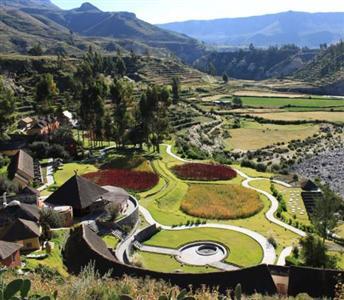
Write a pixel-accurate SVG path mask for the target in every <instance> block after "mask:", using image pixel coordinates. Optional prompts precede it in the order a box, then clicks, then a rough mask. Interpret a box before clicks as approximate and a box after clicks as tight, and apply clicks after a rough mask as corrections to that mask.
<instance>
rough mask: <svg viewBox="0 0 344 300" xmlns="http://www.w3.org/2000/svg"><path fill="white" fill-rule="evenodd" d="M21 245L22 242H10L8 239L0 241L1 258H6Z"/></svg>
mask: <svg viewBox="0 0 344 300" xmlns="http://www.w3.org/2000/svg"><path fill="white" fill-rule="evenodd" d="M21 247H23V246H22V245H20V244H16V243H10V242H6V241H0V259H2V260H4V259H6V258H8V257H9V256H11V255H12V254H13V253H15V252H17V251H18V250H19V249H20V248H21Z"/></svg>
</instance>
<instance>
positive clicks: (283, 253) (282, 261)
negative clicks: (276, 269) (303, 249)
mask: <svg viewBox="0 0 344 300" xmlns="http://www.w3.org/2000/svg"><path fill="white" fill-rule="evenodd" d="M291 251H293V247H292V246H289V247H286V248H284V249H283V250H282V251H281V254H280V256H279V257H278V260H277V265H278V266H285V259H286V257H287V256H289V255H290V254H291Z"/></svg>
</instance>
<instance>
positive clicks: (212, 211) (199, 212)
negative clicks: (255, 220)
mask: <svg viewBox="0 0 344 300" xmlns="http://www.w3.org/2000/svg"><path fill="white" fill-rule="evenodd" d="M263 207H264V205H263V202H262V201H261V200H260V198H259V195H258V194H257V193H256V192H255V191H253V190H249V189H245V188H243V187H241V186H239V185H209V184H192V185H191V186H190V188H189V190H188V192H187V194H186V195H185V197H184V199H183V201H182V204H181V210H182V211H183V212H185V213H186V214H188V215H190V216H193V217H198V218H205V219H215V220H228V219H239V218H247V217H250V216H253V215H254V214H256V213H257V212H259V211H260V210H261V209H262V208H263Z"/></svg>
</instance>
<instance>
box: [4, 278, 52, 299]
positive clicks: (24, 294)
mask: <svg viewBox="0 0 344 300" xmlns="http://www.w3.org/2000/svg"><path fill="white" fill-rule="evenodd" d="M3 273H4V272H0V299H1V300H13V299H16V300H24V299H25V300H30V299H31V300H51V299H56V298H57V292H55V293H54V296H53V297H50V296H40V295H34V296H29V292H30V290H31V281H30V280H29V279H15V280H13V281H11V282H10V283H8V284H5V283H4V281H3V278H2V276H1V275H2V274H3ZM18 294H20V296H18Z"/></svg>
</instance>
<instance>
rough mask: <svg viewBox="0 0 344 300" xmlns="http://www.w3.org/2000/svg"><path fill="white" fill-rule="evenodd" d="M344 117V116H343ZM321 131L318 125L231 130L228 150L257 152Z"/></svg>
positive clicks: (267, 126) (227, 142)
mask: <svg viewBox="0 0 344 300" xmlns="http://www.w3.org/2000/svg"><path fill="white" fill-rule="evenodd" d="M343 117H344V116H343ZM318 131H319V126H318V125H266V124H259V125H257V126H256V128H251V127H250V128H238V129H232V130H230V134H231V138H229V139H227V140H226V145H227V148H228V149H241V150H255V149H260V148H263V147H266V146H269V145H272V144H274V143H278V142H279V143H281V142H285V143H287V142H289V141H291V140H295V139H301V140H303V139H305V138H307V137H309V136H312V135H313V134H315V133H317V132H318Z"/></svg>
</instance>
